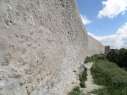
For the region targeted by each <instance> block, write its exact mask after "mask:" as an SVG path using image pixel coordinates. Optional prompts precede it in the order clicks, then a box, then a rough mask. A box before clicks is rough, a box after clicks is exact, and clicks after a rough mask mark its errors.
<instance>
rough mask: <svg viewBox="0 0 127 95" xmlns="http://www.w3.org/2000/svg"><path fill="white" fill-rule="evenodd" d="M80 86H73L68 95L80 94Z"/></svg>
mask: <svg viewBox="0 0 127 95" xmlns="http://www.w3.org/2000/svg"><path fill="white" fill-rule="evenodd" d="M81 94H82V92H81V90H80V87H75V88H74V89H73V90H72V91H71V92H70V93H69V94H68V95H81Z"/></svg>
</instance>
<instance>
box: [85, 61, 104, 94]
mask: <svg viewBox="0 0 127 95" xmlns="http://www.w3.org/2000/svg"><path fill="white" fill-rule="evenodd" d="M92 65H93V63H87V64H85V67H86V69H87V80H86V81H85V86H86V88H84V89H83V93H84V94H85V95H95V94H92V93H91V92H92V91H94V90H97V89H100V88H102V87H101V86H99V85H96V84H95V83H94V80H93V77H92V74H91V68H92Z"/></svg>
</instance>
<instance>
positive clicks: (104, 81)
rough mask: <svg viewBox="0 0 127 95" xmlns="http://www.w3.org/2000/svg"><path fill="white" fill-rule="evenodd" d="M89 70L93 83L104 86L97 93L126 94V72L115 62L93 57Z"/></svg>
mask: <svg viewBox="0 0 127 95" xmlns="http://www.w3.org/2000/svg"><path fill="white" fill-rule="evenodd" d="M91 71H92V75H93V78H94V81H95V83H96V84H98V85H104V86H105V88H104V89H100V90H97V91H95V92H96V93H97V95H127V72H126V71H125V70H123V69H121V68H119V67H118V66H117V65H116V64H115V63H112V62H109V61H108V60H106V59H99V58H95V60H94V64H93V67H92V69H91Z"/></svg>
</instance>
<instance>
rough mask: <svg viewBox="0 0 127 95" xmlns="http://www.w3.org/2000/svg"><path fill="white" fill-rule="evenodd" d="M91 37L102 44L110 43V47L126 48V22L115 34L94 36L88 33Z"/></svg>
mask: <svg viewBox="0 0 127 95" xmlns="http://www.w3.org/2000/svg"><path fill="white" fill-rule="evenodd" d="M89 35H91V36H92V37H94V38H95V39H97V40H99V41H100V42H102V43H103V44H104V45H110V46H111V47H112V48H127V23H125V24H124V25H122V26H121V27H120V28H119V29H118V30H117V31H116V32H115V34H112V35H108V36H96V35H94V34H92V33H89Z"/></svg>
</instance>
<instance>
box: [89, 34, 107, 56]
mask: <svg viewBox="0 0 127 95" xmlns="http://www.w3.org/2000/svg"><path fill="white" fill-rule="evenodd" d="M104 49H105V48H104V46H103V45H102V44H101V43H100V42H99V41H97V40H96V39H94V38H92V37H91V36H88V56H91V55H94V54H101V53H104V51H105V50H104Z"/></svg>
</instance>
